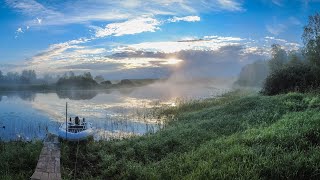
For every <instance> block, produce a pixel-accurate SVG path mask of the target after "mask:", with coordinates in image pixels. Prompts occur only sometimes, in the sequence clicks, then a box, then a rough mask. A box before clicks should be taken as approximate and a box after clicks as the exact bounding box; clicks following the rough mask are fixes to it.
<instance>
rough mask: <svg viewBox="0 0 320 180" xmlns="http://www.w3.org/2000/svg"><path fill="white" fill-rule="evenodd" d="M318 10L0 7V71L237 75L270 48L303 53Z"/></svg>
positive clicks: (134, 2)
mask: <svg viewBox="0 0 320 180" xmlns="http://www.w3.org/2000/svg"><path fill="white" fill-rule="evenodd" d="M319 9H320V0H254V1H253V0H248V1H245V0H163V1H161V2H160V1H157V0H118V1H108V0H96V1H88V0H69V1H68V0H66V1H64V0H56V1H53V0H47V1H46V0H38V1H36V0H19V1H16V0H3V1H1V2H0V27H1V28H0V34H1V40H0V64H2V68H1V69H0V70H2V71H9V70H12V71H21V70H22V69H35V70H36V71H37V72H38V73H39V74H45V73H53V74H55V73H62V72H66V71H70V70H72V71H75V72H79V73H81V72H83V71H91V72H93V74H96V75H98V74H101V75H104V76H107V77H110V78H113V79H117V78H127V77H134V78H145V77H162V76H169V75H172V74H174V73H177V72H180V73H181V72H183V73H184V74H190V73H186V72H192V73H191V74H195V75H198V74H201V73H200V72H203V74H205V76H207V75H208V76H221V75H231V76H234V75H236V74H237V73H238V72H239V70H240V68H241V67H242V66H243V65H245V64H248V63H251V62H253V61H255V60H259V59H267V58H268V56H269V54H270V45H271V44H272V43H278V44H280V45H282V46H283V48H285V49H286V50H297V49H298V48H301V47H302V42H301V34H302V32H303V26H304V25H305V24H306V23H307V19H308V16H309V15H312V14H314V13H315V12H316V11H317V10H319ZM190 52H192V53H190ZM150 53H151V54H150ZM119 54H121V56H119Z"/></svg>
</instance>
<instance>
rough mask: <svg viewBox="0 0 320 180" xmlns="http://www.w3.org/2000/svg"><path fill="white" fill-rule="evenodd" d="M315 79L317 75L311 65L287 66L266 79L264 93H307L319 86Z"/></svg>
mask: <svg viewBox="0 0 320 180" xmlns="http://www.w3.org/2000/svg"><path fill="white" fill-rule="evenodd" d="M315 79H316V78H315V73H314V72H313V71H312V69H311V67H310V66H309V65H307V64H299V65H287V66H285V67H283V68H281V69H278V70H276V71H274V72H272V73H271V74H270V75H269V76H268V77H267V78H266V81H265V83H264V86H263V89H262V92H263V93H264V94H266V95H275V94H280V93H287V92H290V91H297V92H306V91H308V90H310V89H313V88H314V87H315V86H316V84H318V83H317V82H315Z"/></svg>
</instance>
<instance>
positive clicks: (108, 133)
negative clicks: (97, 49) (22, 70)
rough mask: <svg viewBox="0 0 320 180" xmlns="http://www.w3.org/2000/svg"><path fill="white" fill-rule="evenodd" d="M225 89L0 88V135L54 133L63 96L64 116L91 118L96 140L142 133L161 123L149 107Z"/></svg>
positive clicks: (31, 136)
mask: <svg viewBox="0 0 320 180" xmlns="http://www.w3.org/2000/svg"><path fill="white" fill-rule="evenodd" d="M226 91H228V89H227V88H221V87H220V88H217V87H215V86H214V85H208V84H206V85H202V86H191V87H190V86H189V85H183V84H180V85H178V86H176V87H172V86H170V87H169V86H164V85H157V84H154V85H149V86H145V87H139V88H130V89H129V88H126V89H118V90H107V91H59V92H0V126H1V128H0V137H1V140H5V141H7V140H17V139H21V140H32V139H42V138H44V137H45V135H46V133H47V132H50V133H53V134H57V130H58V128H59V125H60V124H61V123H62V122H64V121H65V104H66V102H68V117H73V118H74V117H75V116H79V117H80V118H82V117H84V118H86V121H89V122H92V123H93V126H94V128H95V135H94V137H95V139H96V140H97V139H109V138H121V137H125V136H131V135H142V134H144V133H147V132H155V131H157V130H158V129H159V128H160V127H161V120H160V119H157V118H155V117H154V113H153V112H154V111H152V110H151V109H152V108H155V107H160V106H175V105H176V103H177V99H179V98H184V99H198V98H205V97H213V96H217V95H220V94H222V93H224V92H226ZM152 114H153V115H152ZM3 126H5V128H3Z"/></svg>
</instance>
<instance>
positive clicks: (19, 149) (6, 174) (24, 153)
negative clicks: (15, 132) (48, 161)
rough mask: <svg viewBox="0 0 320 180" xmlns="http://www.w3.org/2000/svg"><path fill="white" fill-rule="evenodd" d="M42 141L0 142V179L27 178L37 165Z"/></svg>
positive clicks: (15, 179)
mask: <svg viewBox="0 0 320 180" xmlns="http://www.w3.org/2000/svg"><path fill="white" fill-rule="evenodd" d="M41 148H42V143H41V142H40V141H37V142H22V141H15V142H0V162H1V163H0V179H3V180H20V179H21V180H24V179H29V178H30V177H31V175H32V173H33V172H34V169H35V167H36V165H37V161H38V157H39V154H40V151H41Z"/></svg>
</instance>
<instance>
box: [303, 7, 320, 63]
mask: <svg viewBox="0 0 320 180" xmlns="http://www.w3.org/2000/svg"><path fill="white" fill-rule="evenodd" d="M302 40H303V43H304V46H305V48H304V54H305V56H306V57H307V59H308V60H309V62H310V63H311V64H312V65H313V66H314V67H317V68H318V69H319V68H320V14H319V13H316V14H315V15H313V16H309V21H308V24H307V25H306V26H305V27H304V32H303V35H302Z"/></svg>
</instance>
